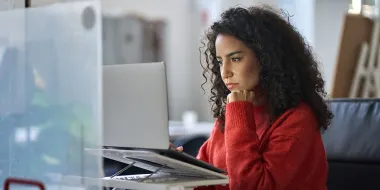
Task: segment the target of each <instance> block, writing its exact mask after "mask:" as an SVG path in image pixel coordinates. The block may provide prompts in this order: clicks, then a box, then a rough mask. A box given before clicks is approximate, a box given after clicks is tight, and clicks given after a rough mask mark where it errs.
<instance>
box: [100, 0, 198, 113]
mask: <svg viewBox="0 0 380 190" xmlns="http://www.w3.org/2000/svg"><path fill="white" fill-rule="evenodd" d="M193 8H194V3H193V2H192V0H160V1H154V0H138V1H126V0H104V1H103V10H104V12H110V11H111V12H115V11H116V12H117V11H118V12H119V13H122V12H124V13H137V14H140V15H141V16H143V17H147V18H154V19H157V18H162V19H164V20H166V21H167V23H168V28H167V34H166V40H165V43H166V47H167V49H165V58H166V64H167V69H168V73H167V76H168V87H169V89H168V94H169V101H170V104H169V106H170V107H169V109H170V118H171V119H175V120H178V119H181V115H182V113H183V112H184V111H186V110H188V109H195V108H194V107H195V105H196V104H197V102H196V100H197V99H196V98H194V97H196V96H195V95H198V94H199V93H194V92H193V90H194V88H193V86H194V85H193V80H194V78H195V77H198V74H195V73H193V72H192V71H193V70H194V66H193V65H194V64H199V61H198V59H199V57H197V56H195V55H194V53H193V52H194V50H193V49H194V43H193V41H194V38H192V37H194V35H193V34H194V33H193V30H195V29H194V26H193V25H192V22H193V21H192V19H193V18H192V14H191V10H192V9H193ZM198 31H199V30H198ZM153 98H154V97H153Z"/></svg>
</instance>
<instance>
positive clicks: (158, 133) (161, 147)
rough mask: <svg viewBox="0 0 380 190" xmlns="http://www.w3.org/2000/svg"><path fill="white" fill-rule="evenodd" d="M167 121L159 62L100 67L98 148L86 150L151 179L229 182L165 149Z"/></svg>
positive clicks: (205, 165)
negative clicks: (100, 130) (146, 173)
mask: <svg viewBox="0 0 380 190" xmlns="http://www.w3.org/2000/svg"><path fill="white" fill-rule="evenodd" d="M168 120H169V119H168V97H167V78H166V68H165V64H164V63H163V62H153V63H135V64H121V65H103V149H101V150H99V149H98V150H96V149H88V151H90V152H91V153H93V154H97V155H101V156H103V157H106V158H109V159H113V160H116V161H120V162H123V163H126V164H133V165H134V166H137V167H140V168H143V169H146V170H149V171H152V172H153V174H154V175H159V176H165V175H168V174H170V175H171V176H176V177H178V176H182V181H181V179H180V182H181V183H182V182H184V181H183V180H184V179H186V180H190V179H191V180H194V179H198V180H199V179H205V180H210V179H216V180H217V179H219V180H220V179H223V180H224V182H226V183H228V180H227V179H228V177H227V175H226V171H224V170H221V169H219V168H216V167H214V166H212V165H210V164H208V163H206V162H203V161H201V160H198V159H196V158H194V157H193V156H191V155H188V154H186V153H183V152H178V151H176V150H172V149H171V148H170V142H169V126H168V123H169V122H168ZM185 176H186V177H185ZM113 177H114V179H118V178H120V176H113ZM146 177H147V176H144V178H146ZM121 178H123V177H122V176H121ZM149 178H150V179H154V176H152V175H149ZM189 178H190V179H189ZM105 179H110V178H105ZM123 179H124V178H123ZM125 179H127V178H125ZM133 179H137V178H135V177H134V178H133ZM168 179H169V178H168ZM170 179H172V178H170ZM160 180H161V182H162V179H160ZM147 181H149V180H147ZM150 182H152V181H150ZM153 182H154V180H153ZM177 182H178V180H173V183H177ZM217 183H218V184H220V181H219V182H217ZM209 185H212V184H209Z"/></svg>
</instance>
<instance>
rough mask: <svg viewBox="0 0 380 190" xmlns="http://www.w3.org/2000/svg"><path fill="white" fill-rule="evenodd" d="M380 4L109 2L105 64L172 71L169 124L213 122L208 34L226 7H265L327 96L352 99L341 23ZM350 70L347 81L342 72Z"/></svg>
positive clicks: (6, 1)
mask: <svg viewBox="0 0 380 190" xmlns="http://www.w3.org/2000/svg"><path fill="white" fill-rule="evenodd" d="M28 2H30V6H31V7H41V6H46V5H51V4H54V3H62V2H73V0H30V1H28ZM377 3H379V1H377V0H371V1H369V0H367V1H365V0H363V1H360V0H359V1H358V0H333V1H332V0H180V1H178V0H160V1H153V0H139V1H126V0H104V1H102V22H103V23H102V24H103V27H102V32H103V34H102V38H103V64H128V63H138V62H152V61H164V62H165V63H166V64H167V69H168V85H169V87H168V88H169V89H168V92H169V108H170V114H169V115H170V116H169V117H170V120H172V121H180V120H182V119H183V116H184V114H185V115H186V113H188V114H190V115H191V116H192V117H193V118H197V121H213V118H212V116H211V112H210V104H209V102H208V97H209V94H208V89H207V85H206V86H205V87H206V93H204V92H203V90H202V89H201V87H200V85H201V84H202V83H203V82H204V79H203V77H202V68H201V66H200V53H199V50H198V48H199V47H200V46H201V43H200V41H201V38H202V36H203V34H204V31H205V29H207V27H208V26H209V25H210V24H211V23H212V22H213V21H214V20H215V19H218V17H219V15H220V14H221V13H222V12H223V10H225V9H227V8H229V7H232V6H236V5H242V6H251V5H257V4H267V5H271V6H273V7H277V8H280V9H284V10H285V11H287V12H288V13H289V15H291V18H290V19H291V22H292V23H293V25H294V26H296V28H297V29H298V30H299V31H300V33H301V34H302V35H303V36H304V37H305V39H306V40H307V41H308V43H309V44H310V45H311V46H312V47H313V49H314V52H315V56H316V58H317V59H318V60H319V62H320V67H321V69H322V72H323V77H324V79H325V81H326V89H327V92H328V96H329V97H334V98H335V97H349V93H348V91H349V89H350V87H351V84H352V81H350V80H351V79H350V78H354V75H355V74H354V73H355V72H354V70H355V64H356V62H357V59H358V58H357V57H358V55H359V53H360V48H359V49H357V47H356V45H357V44H354V45H353V46H355V48H356V49H355V51H354V52H341V51H340V50H342V48H344V47H342V44H344V42H345V41H346V40H352V39H351V38H352V34H351V35H350V34H348V35H346V33H344V31H343V29H344V24H345V22H350V21H352V19H351V20H350V17H349V16H347V14H349V13H350V14H358V13H363V12H365V13H367V14H369V15H373V14H377V13H376V12H375V11H373V10H374V9H373V8H372V7H376V6H377ZM24 6H25V2H24V0H2V1H1V4H0V7H1V8H2V9H3V10H5V9H11V8H21V7H24ZM354 20H355V18H354ZM356 20H357V19H356ZM352 22H355V21H352ZM348 24H349V23H348ZM359 25H360V24H359ZM368 27H369V28H368ZM368 27H367V29H363V28H355V27H354V29H355V30H365V32H364V33H365V34H362V35H360V34H359V35H358V36H359V37H358V38H361V39H359V40H363V37H362V36H363V35H364V36H366V37H367V40H368V38H369V36H370V34H371V28H370V26H368ZM346 32H347V31H346ZM348 32H351V33H357V32H356V31H348ZM359 33H360V32H359ZM344 35H346V36H344ZM364 38H365V37H364ZM357 41H358V40H357ZM358 43H361V41H358ZM351 49H352V48H351ZM343 50H344V49H343ZM342 53H343V55H342ZM352 53H354V58H355V59H354V60H353V63H352V64H350V66H346V67H347V68H346V69H345V68H343V67H340V65H339V62H340V61H341V59H342V58H343V57H346V56H349V55H350V54H352ZM346 54H348V55H346ZM343 59H344V58H343ZM338 66H339V67H338ZM347 69H348V70H349V73H350V74H348V75H349V76H346V75H347V73H346V74H345V73H344V72H346V70H347ZM339 72H341V73H339ZM343 74H345V76H340V75H343ZM336 77H338V79H336ZM340 81H346V82H340ZM347 81H348V82H347ZM335 82H337V84H335ZM340 87H342V88H344V89H339V88H340ZM195 115H196V117H195Z"/></svg>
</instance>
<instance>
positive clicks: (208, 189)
mask: <svg viewBox="0 0 380 190" xmlns="http://www.w3.org/2000/svg"><path fill="white" fill-rule="evenodd" d="M208 143H209V140H207V141H206V142H204V143H203V145H202V146H201V148H200V149H199V152H198V155H197V159H199V160H202V161H204V162H207V163H210V161H209V159H208V157H209V155H208V150H207V149H208V148H207V147H208ZM194 190H213V186H201V187H197V188H194Z"/></svg>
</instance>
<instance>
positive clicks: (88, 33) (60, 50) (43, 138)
mask: <svg viewBox="0 0 380 190" xmlns="http://www.w3.org/2000/svg"><path fill="white" fill-rule="evenodd" d="M0 27H1V30H0V151H1V153H0V183H1V184H0V186H1V187H2V186H3V184H4V182H5V181H6V179H9V178H10V177H12V178H16V181H13V182H17V179H22V180H34V181H36V182H41V183H42V184H43V185H44V186H45V188H46V189H56V187H59V188H58V189H68V186H67V183H66V182H65V183H64V180H63V179H64V177H63V176H82V177H83V176H85V177H101V176H102V163H101V158H99V157H94V156H92V155H89V154H87V153H86V151H85V148H96V147H99V146H100V143H101V65H102V63H101V62H102V61H101V60H102V53H101V51H102V46H101V35H102V33H101V12H100V2H99V1H95V0H93V1H86V2H78V1H77V2H70V3H60V4H53V5H49V6H44V7H38V8H31V9H20V10H11V11H1V12H0ZM19 182H20V181H19ZM21 182H22V181H21ZM71 185H72V184H71ZM75 186H76V187H81V186H82V184H81V183H80V182H79V183H78V184H76V185H75ZM20 187H22V186H20V185H15V184H11V187H10V189H19V188H20ZM25 188H26V189H35V188H29V187H25ZM69 189H70V188H69Z"/></svg>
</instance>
